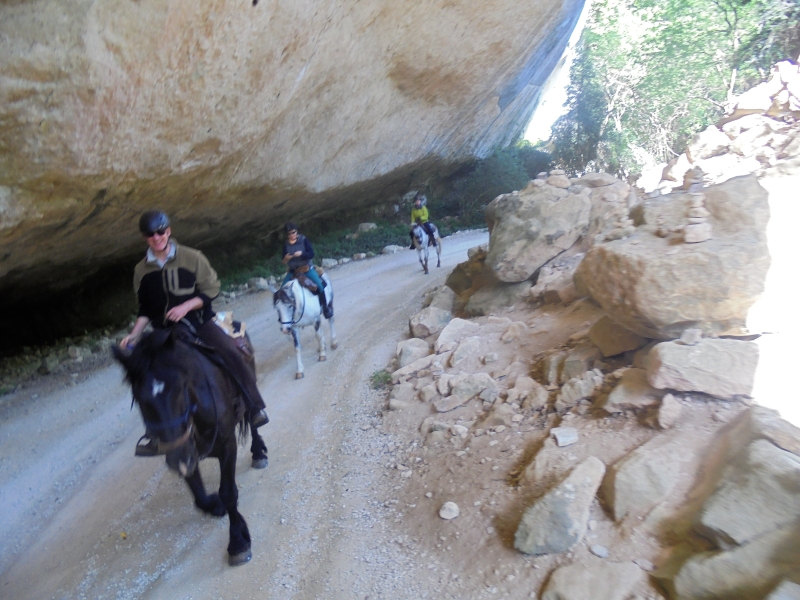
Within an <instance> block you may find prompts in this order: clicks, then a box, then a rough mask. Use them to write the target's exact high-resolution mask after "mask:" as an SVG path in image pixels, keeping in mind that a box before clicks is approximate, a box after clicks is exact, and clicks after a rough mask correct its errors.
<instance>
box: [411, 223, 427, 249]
mask: <svg viewBox="0 0 800 600" xmlns="http://www.w3.org/2000/svg"><path fill="white" fill-rule="evenodd" d="M411 235H412V237H413V238H414V242H415V243H416V245H417V247H419V248H423V247H424V246H425V244H424V242H425V241H427V239H428V234H427V233H425V228H424V227H423V226H422V224H421V223H420V222H417V223H414V227H413V228H412V229H411Z"/></svg>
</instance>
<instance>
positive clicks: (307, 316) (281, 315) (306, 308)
mask: <svg viewBox="0 0 800 600" xmlns="http://www.w3.org/2000/svg"><path fill="white" fill-rule="evenodd" d="M322 280H323V281H324V282H325V283H326V284H327V285H326V286H325V298H326V299H327V300H328V306H329V307H330V309H331V317H330V318H329V319H327V321H328V326H329V327H330V328H331V349H334V350H335V349H336V347H337V346H338V345H339V343H338V341H337V339H336V329H335V328H334V326H333V286H332V285H331V280H330V279H329V278H328V275H327V273H323V274H322ZM270 289H271V291H272V294H273V297H272V303H273V305H274V306H275V309H276V310H277V311H278V321H280V324H281V331H282V332H283V333H286V334H288V333H291V334H292V339H293V340H294V352H295V356H296V357H297V372H296V373H295V376H294V378H295V379H302V378H303V377H304V374H303V359H302V358H301V356H300V355H301V353H302V350H301V348H300V332H299V331H298V329H302V328H303V327H308V326H309V325H313V326H314V333H315V334H316V335H317V341H318V342H319V360H320V362H322V361H324V360H326V359H327V355H326V354H325V334H324V332H323V330H322V328H321V327H320V324H321V322H322V318H323V317H322V309H321V307H320V305H319V298H318V297H317V295H316V294H314V293H312V292H311V291H310V290H308V289H307V288H304V287H303V286H302V285H300V282H299V281H297V279H292V280H290V281H288V282H287V283H286V284H285V285H283V286H282V287H281V288H280V289H278V288H274V287H270Z"/></svg>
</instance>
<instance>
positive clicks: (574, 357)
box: [560, 345, 600, 382]
mask: <svg viewBox="0 0 800 600" xmlns="http://www.w3.org/2000/svg"><path fill="white" fill-rule="evenodd" d="M599 358H600V351H599V350H598V349H597V348H596V347H594V346H589V345H587V346H578V347H577V348H575V349H573V350H570V351H569V352H568V353H567V355H566V356H565V357H564V362H563V364H562V365H561V376H560V377H561V381H562V382H564V381H569V380H570V379H574V378H575V377H583V374H584V373H586V371H589V370H591V369H592V367H593V366H594V363H595V361H596V360H598V359H599Z"/></svg>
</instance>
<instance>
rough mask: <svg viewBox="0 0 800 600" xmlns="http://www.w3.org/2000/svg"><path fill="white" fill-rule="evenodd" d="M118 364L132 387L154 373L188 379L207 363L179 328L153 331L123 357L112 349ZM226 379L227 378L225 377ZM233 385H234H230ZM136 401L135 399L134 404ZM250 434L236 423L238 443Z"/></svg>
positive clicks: (246, 423) (245, 423)
mask: <svg viewBox="0 0 800 600" xmlns="http://www.w3.org/2000/svg"><path fill="white" fill-rule="evenodd" d="M112 349H113V351H114V354H115V356H116V357H117V360H119V361H120V362H121V363H123V365H124V367H125V369H124V371H125V380H126V381H127V382H128V383H129V384H130V385H131V386H132V387H135V386H136V385H138V384H140V383H141V382H142V380H143V379H144V378H145V376H146V375H147V373H150V372H152V371H154V370H156V369H158V370H161V371H164V370H169V369H175V370H177V371H178V372H180V373H182V374H184V375H187V368H188V369H194V367H198V365H199V364H201V361H203V360H204V358H205V360H207V362H208V363H210V364H214V361H208V359H207V357H204V356H203V352H201V351H199V350H197V349H194V348H192V347H191V343H190V341H189V338H188V333H187V332H185V331H184V330H182V329H181V328H179V327H170V328H166V329H154V330H153V331H151V332H150V333H148V334H146V335H145V336H143V337H142V339H141V340H139V343H138V344H136V346H135V347H134V348H133V350H132V351H131V353H130V355H126V354H125V353H124V352H123V351H122V350H121V349H119V348H117V347H112ZM226 375H228V374H227V373H226ZM232 385H234V386H235V385H236V384H235V383H233V382H232ZM135 400H136V398H135V397H134V401H135ZM248 431H249V423H248V422H247V419H244V420H243V421H242V422H241V423H239V436H238V437H239V442H240V443H243V442H244V439H245V438H246V437H247V433H248Z"/></svg>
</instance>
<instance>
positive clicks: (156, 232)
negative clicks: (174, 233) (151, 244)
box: [147, 227, 168, 238]
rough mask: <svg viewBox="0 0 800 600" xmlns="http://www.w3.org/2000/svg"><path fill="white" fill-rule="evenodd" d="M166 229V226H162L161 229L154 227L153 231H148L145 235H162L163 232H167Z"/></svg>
mask: <svg viewBox="0 0 800 600" xmlns="http://www.w3.org/2000/svg"><path fill="white" fill-rule="evenodd" d="M167 229H168V228H167V227H164V228H162V229H156V230H155V231H151V232H150V233H148V234H147V237H149V238H151V237H153V236H154V235H156V234H158V235H164V234H165V233H167Z"/></svg>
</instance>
